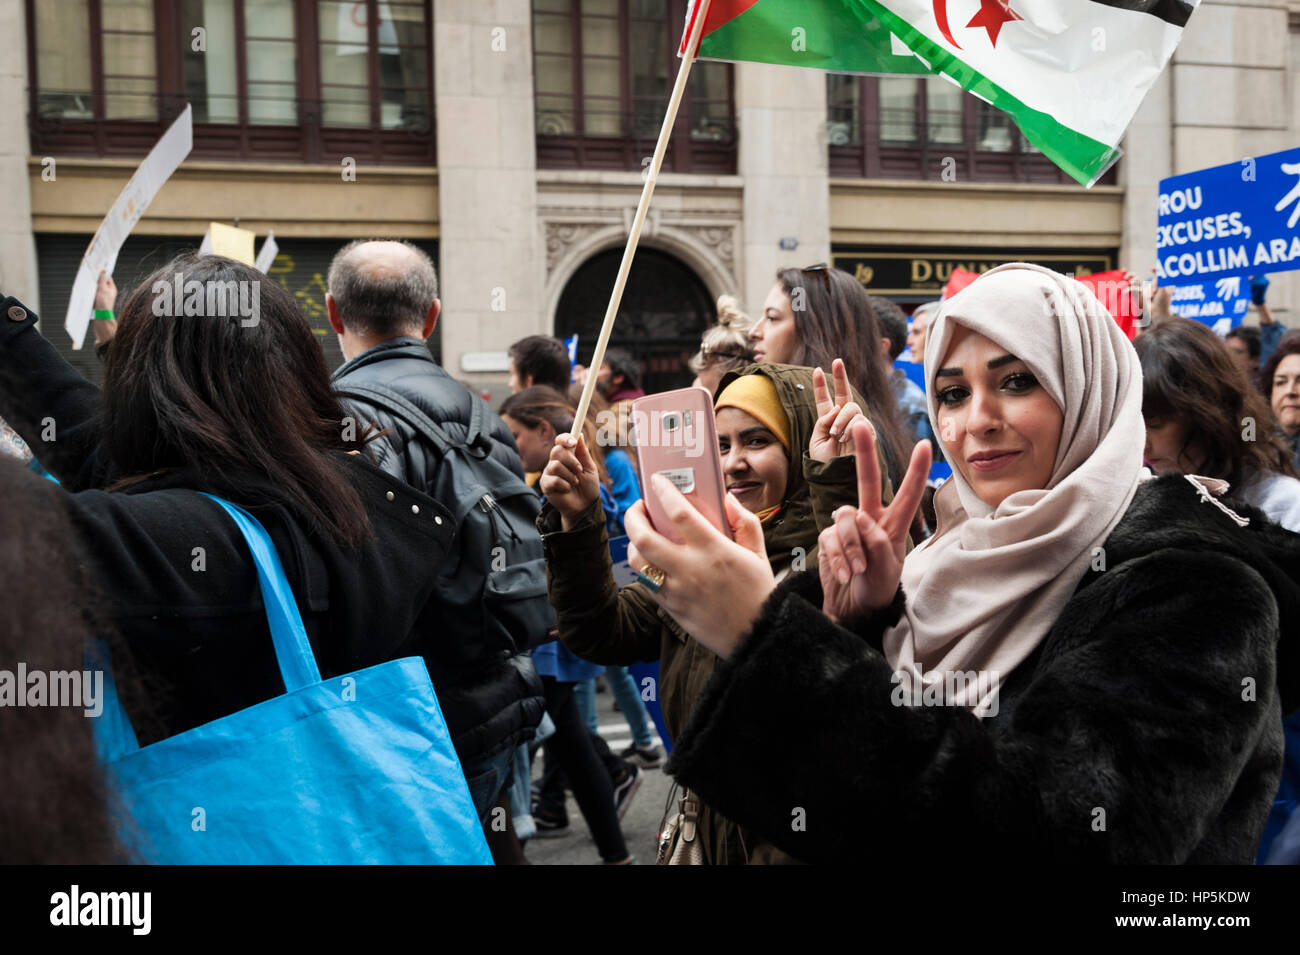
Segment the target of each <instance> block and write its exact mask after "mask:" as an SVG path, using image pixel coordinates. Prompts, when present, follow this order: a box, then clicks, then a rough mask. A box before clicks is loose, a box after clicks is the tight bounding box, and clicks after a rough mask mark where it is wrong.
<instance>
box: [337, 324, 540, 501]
mask: <svg viewBox="0 0 1300 955" xmlns="http://www.w3.org/2000/svg"><path fill="white" fill-rule="evenodd" d="M333 379H334V388H335V390H336V391H341V392H346V391H347V390H348V387H349V386H350V385H380V386H383V387H386V388H390V389H392V390H393V391H396V392H398V393H399V394H400V395H401V396H402V397H403V398H405V399H406V400H407V401H409V402H411V403H412V404H413V405H415V406H416V407H417V408H419V409H420V410H421V411H423V412H424V413H425V414H426V415H428V416H429V417H430V418H431V419H433V421H434V422H435V423H436V424H438V425H440V426H441V427H443V428H445V429H446V430H447V431H448V433H449V434H450V435H451V436H452V437H453V438H464V437H465V435H466V434H467V433H468V424H469V420H470V410H471V408H472V407H473V405H474V403H475V402H478V403H480V404H482V403H483V399H482V398H480V397H479V396H478V395H474V394H470V392H468V391H466V390H465V387H464V386H463V385H461V384H460V383H459V382H458V381H456V379H454V378H452V377H451V375H449V374H447V372H446V371H444V370H443V369H442V367H441V366H440V365H439V364H438V363H437V362H436V361H434V360H433V356H432V355H430V354H429V349H428V347H426V346H425V344H424V342H422V341H420V340H419V339H418V338H406V337H403V338H394V339H391V340H389V341H386V342H384V343H383V344H381V345H376V346H375V347H374V348H371V349H368V350H367V351H365V352H363V353H362V354H360V355H357V356H356V357H355V358H352V359H349V360H348V361H346V362H344V363H343V364H342V365H340V366H339V367H338V369H337V370H336V371H335V372H334V376H333ZM344 400H345V402H346V403H347V405H348V406H349V407H351V408H352V409H353V410H354V411H355V413H356V414H357V415H358V416H359V417H360V418H361V419H362V420H363V421H365V422H368V423H375V424H378V425H379V427H380V428H387V429H389V433H388V434H386V435H384V436H383V437H381V438H379V439H377V440H375V441H372V442H370V444H369V445H367V451H368V452H369V453H370V457H371V459H372V460H373V461H374V462H375V463H376V464H378V465H379V466H380V467H381V468H383V469H384V470H385V471H387V472H388V473H389V474H392V475H393V476H395V477H399V478H401V479H402V480H404V481H405V482H406V483H407V484H409V485H411V486H412V487H418V488H420V489H421V490H427V489H428V487H429V482H430V480H431V479H432V477H433V473H434V471H435V470H436V469H437V466H438V459H437V457H436V454H435V451H434V449H433V447H432V446H431V445H430V444H429V443H428V442H427V441H425V440H423V439H420V438H417V437H416V434H415V429H414V428H413V427H412V426H411V425H409V424H408V423H407V422H406V420H405V419H404V418H398V417H394V416H393V415H392V414H390V413H389V412H388V411H386V410H384V409H382V408H376V407H375V406H374V405H372V404H370V403H369V402H367V401H366V400H364V399H362V398H346V399H344ZM485 409H486V406H485ZM486 410H487V414H485V415H484V420H485V421H486V422H487V435H488V438H489V439H490V443H491V445H492V450H491V451H490V452H489V454H490V456H491V457H492V459H493V460H495V461H498V462H500V463H501V464H503V465H505V466H506V467H507V468H509V469H510V471H512V472H513V473H514V474H516V475H518V477H519V479H520V480H523V477H524V472H523V466H522V465H521V463H520V461H519V450H518V449H517V448H516V447H515V439H514V436H513V435H512V434H511V433H510V429H509V428H507V427H506V425H505V422H504V421H502V420H501V418H500V417H498V416H497V415H496V414H495V413H494V412H492V411H491V409H486Z"/></svg>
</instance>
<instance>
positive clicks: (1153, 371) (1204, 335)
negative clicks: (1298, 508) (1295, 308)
mask: <svg viewBox="0 0 1300 955" xmlns="http://www.w3.org/2000/svg"><path fill="white" fill-rule="evenodd" d="M1133 347H1134V348H1136V349H1137V353H1138V358H1139V359H1140V360H1141V362H1142V413H1143V415H1145V416H1147V417H1164V416H1173V417H1177V418H1181V419H1182V420H1183V421H1185V422H1186V424H1187V439H1186V444H1184V446H1183V448H1180V449H1179V453H1180V454H1181V453H1182V452H1183V450H1185V449H1186V448H1187V447H1188V446H1190V445H1192V444H1193V443H1196V442H1199V443H1200V445H1201V447H1203V448H1204V449H1205V463H1204V464H1202V465H1200V466H1199V468H1200V471H1201V473H1202V474H1204V475H1206V476H1207V477H1216V478H1222V479H1223V480H1226V481H1227V482H1228V483H1229V484H1231V485H1233V486H1234V487H1238V486H1240V485H1242V484H1245V483H1248V482H1249V481H1251V480H1253V479H1254V478H1255V477H1256V476H1258V475H1259V474H1260V473H1261V472H1272V473H1277V474H1286V475H1292V476H1294V473H1295V472H1294V471H1293V469H1292V467H1291V451H1290V449H1289V448H1287V447H1286V446H1285V444H1284V443H1283V442H1282V441H1281V440H1280V439H1279V438H1278V437H1277V435H1276V433H1275V432H1274V429H1273V427H1272V421H1273V414H1272V410H1271V409H1270V408H1269V405H1268V402H1267V401H1265V400H1264V399H1263V397H1262V396H1261V395H1260V394H1259V392H1257V391H1256V390H1255V389H1254V388H1252V387H1251V386H1250V382H1249V381H1248V380H1247V377H1246V373H1245V371H1243V370H1242V368H1241V365H1240V364H1239V363H1238V362H1237V359H1236V358H1235V357H1234V356H1233V354H1232V352H1230V351H1229V350H1228V347H1227V346H1226V345H1225V344H1224V343H1223V341H1222V340H1221V339H1220V338H1219V336H1218V335H1216V334H1214V332H1213V331H1212V330H1211V329H1210V328H1209V326H1208V325H1203V324H1201V323H1200V322H1197V321H1193V320H1192V319H1189V318H1179V317H1176V316H1175V317H1171V318H1169V319H1166V320H1165V321H1162V322H1158V323H1156V324H1155V325H1153V326H1152V327H1151V328H1149V329H1147V330H1146V332H1144V333H1143V334H1142V335H1140V336H1138V338H1137V340H1136V341H1134V342H1133ZM1296 353H1300V348H1297V349H1296ZM1249 421H1253V422H1254V423H1255V439H1254V440H1253V441H1249V440H1245V439H1243V437H1242V430H1243V428H1244V427H1246V422H1249Z"/></svg>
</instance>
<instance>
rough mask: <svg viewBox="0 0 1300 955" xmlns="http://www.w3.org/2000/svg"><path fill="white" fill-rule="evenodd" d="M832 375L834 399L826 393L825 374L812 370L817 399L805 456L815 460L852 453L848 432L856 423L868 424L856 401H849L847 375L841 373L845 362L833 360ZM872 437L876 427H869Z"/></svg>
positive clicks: (817, 369)
mask: <svg viewBox="0 0 1300 955" xmlns="http://www.w3.org/2000/svg"><path fill="white" fill-rule="evenodd" d="M831 373H832V374H833V375H834V376H835V396H834V397H833V398H832V397H831V394H830V393H829V392H828V391H827V390H826V373H825V372H824V371H822V370H821V369H820V368H815V369H813V396H814V397H815V398H816V399H817V424H816V425H815V426H814V427H813V433H812V438H811V439H810V440H809V442H808V457H810V458H812V459H813V460H814V461H829V460H830V459H831V458H835V457H839V456H841V455H844V454H849V453H851V450H852V449H851V448H850V445H851V444H852V438H850V437H849V429H850V428H852V426H853V424H854V423H855V422H857V421H866V422H867V426H868V427H871V422H870V421H867V416H866V415H864V414H863V413H862V409H861V408H859V407H858V404H857V402H855V401H853V400H852V397H853V396H852V393H851V392H850V391H849V373H848V372H847V371H845V370H844V362H842V361H841V360H840V359H838V358H836V359H835V361H834V362H832V363H831ZM871 430H872V434H874V433H875V428H872V429H871Z"/></svg>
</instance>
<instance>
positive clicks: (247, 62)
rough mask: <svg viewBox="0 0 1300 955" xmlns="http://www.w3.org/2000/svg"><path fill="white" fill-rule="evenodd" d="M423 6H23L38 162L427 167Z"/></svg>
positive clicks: (66, 1)
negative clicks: (180, 140) (180, 128)
mask: <svg viewBox="0 0 1300 955" xmlns="http://www.w3.org/2000/svg"><path fill="white" fill-rule="evenodd" d="M430 9H431V0H180V2H179V3H175V2H164V0H39V2H38V0H27V10H28V24H29V38H28V41H29V53H30V60H31V70H32V83H31V90H32V103H31V135H32V151H33V152H34V153H35V154H37V155H40V154H43V153H50V152H64V153H74V154H82V155H99V156H114V155H140V154H142V153H143V152H145V151H146V150H147V149H148V148H149V147H150V146H151V145H152V144H153V142H154V140H155V139H156V138H157V136H158V135H159V134H161V132H162V131H163V129H165V127H166V126H167V124H169V123H170V122H171V121H172V119H174V118H175V117H176V115H178V114H179V113H180V112H181V110H183V109H184V107H185V104H186V103H189V104H191V105H192V106H193V108H194V122H195V130H194V155H195V156H196V157H198V158H222V159H285V160H297V161H307V162H336V161H338V159H339V158H341V157H343V156H351V157H353V158H356V159H362V160H372V161H379V160H382V161H384V162H386V163H390V164H392V163H418V164H424V163H433V162H434V161H435V159H436V152H435V148H434V140H433V89H432V74H433V70H432V37H431V12H430Z"/></svg>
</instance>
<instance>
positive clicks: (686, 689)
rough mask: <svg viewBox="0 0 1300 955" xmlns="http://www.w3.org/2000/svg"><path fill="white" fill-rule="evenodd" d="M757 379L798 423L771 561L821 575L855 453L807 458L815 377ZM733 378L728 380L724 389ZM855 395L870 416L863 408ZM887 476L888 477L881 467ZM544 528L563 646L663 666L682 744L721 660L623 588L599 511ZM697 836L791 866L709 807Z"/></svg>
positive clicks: (746, 858)
mask: <svg viewBox="0 0 1300 955" xmlns="http://www.w3.org/2000/svg"><path fill="white" fill-rule="evenodd" d="M749 373H757V374H764V375H766V376H767V377H768V378H770V379H772V382H773V384H774V385H775V386H776V389H777V394H778V396H779V397H780V399H781V404H782V406H783V407H784V408H785V410H786V415H787V418H788V419H789V421H790V436H791V448H792V449H794V450H795V451H796V452H797V453H798V454H799V458H798V459H797V460H798V461H799V465H798V466H797V467H793V468H791V474H790V478H789V480H788V481H787V486H786V497H785V500H784V502H783V504H782V507H781V509H780V510H779V511H778V512H777V513H776V514H774V515H772V516H771V517H770V518H768V520H767V522H766V523H765V524H764V526H763V537H764V541H765V543H766V545H767V552H768V559H769V560H770V561H771V563H772V569H773V571H774V572H775V573H777V574H784V573H786V572H787V571H795V572H798V571H800V570H805V569H808V570H811V569H814V568H815V567H816V560H817V554H816V546H817V535H818V534H819V533H820V532H821V530H822V529H823V528H825V527H827V526H828V525H829V524H830V523H831V514H832V513H833V512H834V511H835V509H836V508H838V507H840V506H842V505H845V504H849V505H853V506H856V505H857V503H858V501H857V471H856V463H855V461H854V457H853V455H846V456H844V457H839V458H834V459H832V460H831V461H827V462H820V461H813V460H812V459H811V458H809V457H808V452H807V448H808V440H809V438H811V436H812V429H813V426H814V425H815V423H816V403H815V400H814V398H813V386H812V372H811V371H810V370H809V369H806V368H797V367H793V366H786V365H772V364H763V365H751V366H749V367H747V368H744V369H742V370H741V372H740V374H749ZM735 377H737V375H736V374H731V375H728V376H727V377H726V378H724V379H723V381H722V384H721V385H720V386H719V390H721V388H724V387H726V385H727V384H729V383H730V381H731V380H732V379H733V378H735ZM854 397H855V398H856V399H857V400H858V403H859V405H861V406H862V407H864V408H865V404H864V403H863V402H862V400H861V399H860V398H858V397H857V396H856V395H855V396H854ZM881 473H882V475H883V474H884V473H885V472H884V467H883V463H882V467H881ZM883 481H884V485H885V488H884V493H883V495H882V497H883V499H884V501H885V502H888V501H889V500H890V499H891V498H892V496H893V495H892V491H891V489H890V487H889V481H888V478H883ZM537 526H538V528H539V529H540V530H541V533H542V543H543V546H544V548H545V552H546V568H547V585H548V588H549V593H550V600H551V604H552V605H553V606H554V607H555V613H556V618H557V623H558V626H559V633H560V639H562V640H563V641H564V644H565V646H567V647H568V648H569V649H570V650H571V651H573V652H574V653H575V654H577V655H578V656H580V657H582V658H583V659H584V660H590V661H591V662H593V663H603V664H606V665H614V666H626V665H628V664H630V663H638V662H652V661H654V660H658V661H659V685H658V687H657V688H656V689H657V692H658V699H659V702H660V705H661V707H662V709H663V715H664V722H665V724H666V725H667V728H668V733H669V735H670V736H672V737H674V738H675V737H676V736H677V735H678V734H680V733H681V732H682V730H684V729H685V727H686V723H687V721H688V719H689V717H690V714H691V710H692V709H693V708H694V706H695V701H696V700H697V699H699V696H700V694H701V693H702V692H703V691H704V687H705V685H706V684H707V683H708V682H709V678H710V677H711V676H712V675H713V670H714V667H715V666H716V665H717V662H718V658H717V657H716V656H715V655H714V654H713V652H712V651H711V650H708V649H706V648H705V647H704V646H702V645H701V644H699V643H697V642H696V641H694V640H692V639H691V638H690V635H689V634H687V633H686V631H685V630H683V629H682V628H681V626H680V625H679V624H678V623H677V621H676V620H674V619H673V618H672V617H671V616H669V614H668V613H666V612H665V611H663V610H661V609H660V608H659V605H658V604H657V603H655V601H654V598H653V597H652V596H651V594H650V592H649V590H647V589H646V587H645V586H644V585H642V584H640V583H635V584H632V585H630V586H628V587H625V588H623V590H622V591H620V590H619V589H618V586H617V585H616V584H615V582H614V574H613V562H612V560H611V558H610V554H609V538H608V535H607V534H606V532H605V515H604V511H603V509H602V508H601V506H600V504H599V503H596V504H593V505H592V506H591V508H589V509H588V510H587V511H586V513H584V514H583V515H582V517H581V518H580V519H579V520H578V522H577V523H576V524H575V526H574V527H573V528H572V529H570V530H568V531H565V530H562V528H561V522H560V514H559V512H558V511H556V510H555V508H554V507H552V506H551V505H550V504H547V505H546V506H545V507H543V509H542V513H541V514H540V515H539V516H538V519H537ZM674 811H675V810H674ZM697 831H698V832H699V834H700V836H699V837H700V839H701V840H702V845H703V848H704V853H705V858H706V859H707V860H708V862H710V863H714V864H728V863H730V864H741V863H746V862H788V861H791V860H790V859H789V857H788V856H785V855H784V853H781V852H780V850H777V849H776V848H775V847H773V846H771V845H766V844H760V843H761V840H759V839H757V837H755V836H753V835H752V834H750V833H746V832H742V831H741V830H740V828H739V827H738V826H737V825H735V824H734V823H732V822H731V821H730V820H728V819H726V818H724V817H722V816H720V815H718V814H717V813H715V812H713V811H712V810H710V809H709V807H708V806H704V807H703V808H702V811H701V815H700V819H699V824H698V830H697Z"/></svg>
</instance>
